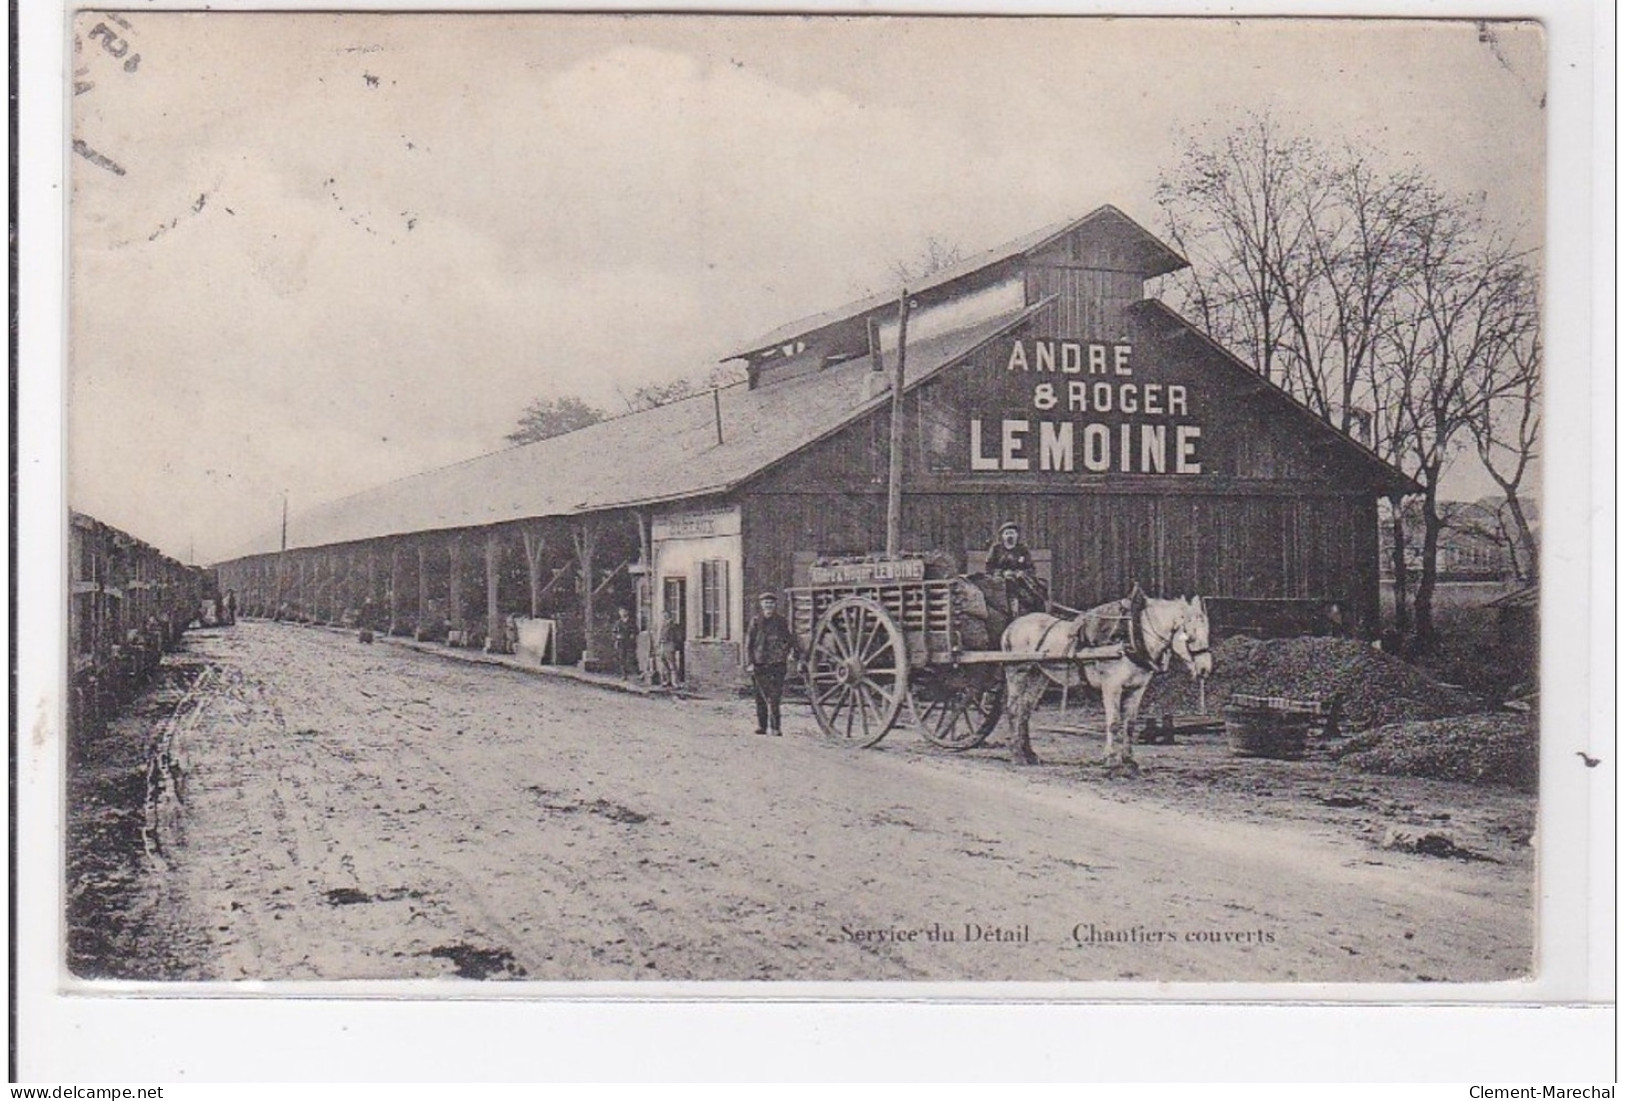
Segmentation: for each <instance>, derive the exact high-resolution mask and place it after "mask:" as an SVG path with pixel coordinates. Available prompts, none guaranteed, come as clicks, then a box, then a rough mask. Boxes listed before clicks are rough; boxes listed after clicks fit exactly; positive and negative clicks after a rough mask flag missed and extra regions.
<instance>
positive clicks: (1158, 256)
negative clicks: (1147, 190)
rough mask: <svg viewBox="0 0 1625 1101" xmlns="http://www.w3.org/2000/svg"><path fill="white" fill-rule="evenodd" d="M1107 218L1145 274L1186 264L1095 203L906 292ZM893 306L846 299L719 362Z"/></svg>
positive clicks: (890, 297)
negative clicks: (1120, 229) (1130, 240)
mask: <svg viewBox="0 0 1625 1101" xmlns="http://www.w3.org/2000/svg"><path fill="white" fill-rule="evenodd" d="M1107 220H1115V221H1118V222H1120V223H1122V224H1123V226H1124V228H1126V229H1128V230H1130V231H1131V232H1132V233H1133V234H1134V235H1135V237H1136V238H1137V240H1138V244H1139V245H1140V246H1141V247H1142V248H1143V249H1144V250H1145V253H1146V263H1145V274H1146V277H1147V278H1150V277H1153V276H1157V275H1166V274H1168V273H1169V272H1171V271H1178V270H1179V269H1180V268H1183V267H1186V266H1188V261H1187V260H1186V259H1185V258H1184V257H1183V256H1181V255H1179V254H1178V253H1177V252H1175V251H1174V250H1173V249H1171V248H1169V247H1168V246H1167V245H1165V244H1163V242H1162V241H1161V240H1160V239H1158V238H1157V237H1156V236H1155V235H1154V234H1152V233H1150V232H1149V231H1147V230H1146V229H1145V227H1144V226H1142V225H1140V223H1138V222H1136V221H1135V220H1134V219H1133V218H1130V217H1129V216H1128V215H1127V214H1124V213H1123V212H1122V211H1121V210H1118V209H1117V208H1116V207H1115V206H1112V205H1110V204H1109V203H1108V204H1107V205H1105V206H1101V207H1097V208H1096V209H1094V210H1092V211H1090V212H1089V213H1088V214H1085V215H1084V216H1083V217H1081V218H1072V219H1069V220H1067V221H1063V222H1054V223H1051V224H1050V225H1047V226H1044V227H1043V228H1042V229H1037V230H1034V231H1033V232H1031V233H1028V234H1025V235H1023V236H1021V237H1017V238H1016V239H1015V240H1013V241H1006V242H1005V243H1004V244H1002V245H999V246H998V247H997V248H992V249H989V250H988V251H986V252H983V253H979V254H977V255H975V256H972V257H970V258H969V259H966V260H961V261H960V262H959V263H957V264H954V265H952V266H950V267H946V268H943V269H942V270H941V271H938V272H935V273H933V274H931V275H929V276H927V277H925V278H923V279H921V280H919V281H918V282H916V283H914V284H912V285H911V286H910V287H909V291H910V293H911V294H924V293H926V292H928V291H932V290H935V289H936V288H938V287H944V286H947V285H948V284H949V283H953V282H956V281H958V280H960V279H964V278H967V277H968V276H972V275H975V274H976V273H977V272H980V271H985V270H986V269H988V268H991V267H993V266H994V265H995V264H1000V263H1003V262H1004V261H1006V260H1010V259H1013V258H1014V257H1017V256H1025V255H1027V254H1029V253H1033V252H1037V251H1038V250H1039V249H1041V248H1043V247H1044V246H1046V245H1048V244H1050V243H1051V242H1052V241H1055V240H1056V239H1058V238H1060V237H1064V236H1066V235H1067V234H1068V233H1071V232H1073V231H1074V230H1078V229H1081V228H1083V227H1084V226H1086V225H1088V224H1089V223H1091V222H1095V221H1107ZM896 304H897V295H896V294H877V295H870V296H869V297H868V298H861V299H859V300H858V301H856V302H849V303H847V304H846V305H844V306H840V307H837V308H836V309H833V310H825V311H824V312H822V313H816V314H813V315H811V316H809V317H803V318H801V319H800V320H798V321H792V322H790V323H789V324H787V325H780V326H779V327H778V328H776V329H774V330H773V331H772V332H770V333H767V334H765V335H763V336H759V337H757V338H756V339H755V340H754V341H752V342H751V343H750V344H749V345H747V346H746V347H744V348H741V349H740V350H739V351H737V352H734V353H732V354H731V355H728V356H727V357H725V359H724V362H726V361H727V360H729V359H744V358H746V357H747V356H752V355H755V354H756V353H757V352H763V351H766V350H768V349H769V348H775V347H778V346H779V345H781V344H785V343H788V342H790V341H792V340H795V339H796V338H798V337H802V336H806V335H807V334H809V333H814V332H817V331H818V330H820V329H824V328H828V327H829V326H831V325H834V324H837V323H839V322H842V321H848V320H851V319H852V318H855V317H861V316H862V315H864V314H867V313H870V312H872V311H874V310H879V309H891V308H894V307H895V306H896Z"/></svg>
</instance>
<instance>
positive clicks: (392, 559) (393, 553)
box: [389, 542, 401, 636]
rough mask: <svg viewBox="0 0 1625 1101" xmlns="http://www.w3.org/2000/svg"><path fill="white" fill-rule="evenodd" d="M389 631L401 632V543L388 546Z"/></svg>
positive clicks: (391, 632)
mask: <svg viewBox="0 0 1625 1101" xmlns="http://www.w3.org/2000/svg"><path fill="white" fill-rule="evenodd" d="M389 633H390V634H391V635H392V636H393V635H398V634H400V633H401V545H400V543H398V542H397V543H392V544H390V548H389Z"/></svg>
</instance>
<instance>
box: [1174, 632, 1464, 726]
mask: <svg viewBox="0 0 1625 1101" xmlns="http://www.w3.org/2000/svg"><path fill="white" fill-rule="evenodd" d="M1234 692H1242V693H1247V694H1250V695H1260V696H1285V697H1288V698H1291V699H1308V700H1330V699H1331V698H1332V697H1333V696H1339V695H1340V696H1341V697H1342V700H1343V713H1342V714H1343V718H1342V729H1344V730H1365V729H1367V728H1369V727H1375V726H1382V725H1384V724H1386V723H1394V722H1405V721H1409V720H1415V719H1439V718H1447V717H1449V716H1452V715H1469V714H1475V713H1481V712H1484V711H1487V710H1490V709H1491V705H1490V704H1489V703H1487V702H1486V701H1484V700H1482V699H1480V698H1478V697H1476V696H1474V695H1472V694H1471V693H1469V692H1466V691H1463V690H1461V689H1459V688H1452V687H1447V686H1445V685H1443V684H1440V683H1439V682H1438V681H1436V680H1434V679H1433V678H1432V677H1430V676H1429V675H1428V674H1427V673H1426V672H1424V671H1423V670H1421V669H1418V668H1417V667H1416V666H1414V665H1410V664H1408V663H1406V662H1403V661H1400V660H1399V659H1398V658H1395V657H1390V656H1389V655H1387V654H1384V653H1382V652H1381V651H1379V650H1374V649H1372V648H1371V646H1370V644H1368V643H1364V642H1359V641H1356V640H1354V639H1347V638H1281V639H1255V638H1248V637H1246V636H1245V635H1237V636H1234V637H1231V638H1227V639H1223V640H1221V641H1220V642H1218V643H1217V644H1216V645H1215V646H1214V647H1213V675H1212V676H1211V677H1210V678H1208V683H1207V707H1208V711H1210V712H1217V711H1218V709H1219V708H1221V707H1223V706H1224V703H1225V701H1226V700H1227V699H1229V698H1230V695H1231V693H1234ZM1142 710H1143V711H1144V713H1145V714H1148V715H1157V714H1161V713H1162V712H1163V711H1172V712H1176V713H1188V712H1194V711H1196V710H1197V694H1196V685H1195V684H1194V683H1193V682H1192V681H1191V679H1190V678H1189V677H1188V676H1186V675H1184V670H1183V669H1182V668H1181V667H1180V665H1179V663H1178V662H1177V661H1176V662H1174V664H1173V666H1172V668H1171V669H1170V671H1169V673H1168V674H1167V675H1166V676H1162V677H1158V678H1157V679H1156V680H1155V681H1154V682H1152V686H1151V689H1150V691H1149V693H1148V695H1147V698H1146V701H1145V705H1144V707H1143V708H1142Z"/></svg>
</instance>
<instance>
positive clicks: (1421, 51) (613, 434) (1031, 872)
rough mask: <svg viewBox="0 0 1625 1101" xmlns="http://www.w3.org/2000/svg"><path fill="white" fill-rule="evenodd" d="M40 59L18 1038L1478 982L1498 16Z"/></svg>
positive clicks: (1504, 327) (1514, 586) (549, 39)
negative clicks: (48, 628) (203, 1008)
mask: <svg viewBox="0 0 1625 1101" xmlns="http://www.w3.org/2000/svg"><path fill="white" fill-rule="evenodd" d="M70 18H71V23H70V26H69V31H68V34H69V38H70V48H71V56H70V58H69V61H68V67H69V69H70V70H71V89H69V92H71V95H70V97H69V101H68V104H67V108H66V110H67V112H68V118H67V125H68V128H69V131H70V135H71V138H70V141H71V153H69V154H67V166H66V172H67V176H66V181H67V190H66V211H67V215H66V223H67V239H66V245H65V262H64V267H65V282H66V285H67V299H66V301H67V305H66V310H67V325H66V344H67V354H66V366H65V370H64V376H63V381H62V390H63V410H64V415H65V449H64V454H65V459H64V463H65V479H64V480H65V484H66V508H65V509H64V514H63V523H64V525H65V526H66V531H65V535H64V543H65V547H66V551H67V566H66V577H65V579H64V580H65V585H66V592H65V593H64V594H63V603H64V604H65V607H66V612H65V614H66V635H65V642H66V648H65V649H66V652H65V653H64V654H62V655H61V656H60V660H61V662H62V663H63V668H64V674H63V677H64V680H63V683H64V693H65V699H64V711H65V718H66V726H65V728H64V735H63V740H62V747H61V751H62V755H63V760H64V764H63V766H62V767H63V778H64V783H63V795H62V799H63V830H64V835H63V842H62V849H61V861H62V869H61V872H62V875H61V891H62V895H61V897H62V907H61V910H62V912H61V915H60V920H61V923H62V943H61V946H60V950H61V958H60V966H61V968H62V971H63V974H64V975H65V976H66V979H65V981H67V982H68V983H69V984H70V985H73V986H74V987H75V988H76V989H81V990H84V991H90V992H94V991H95V990H96V989H98V984H100V983H104V982H107V981H111V980H118V981H123V982H136V983H142V984H158V985H163V984H196V983H214V984H223V986H222V989H231V988H232V986H233V984H236V985H237V986H239V987H240V986H241V984H243V983H245V982H258V983H265V982H270V983H278V984H293V986H294V988H295V989H297V986H298V984H309V983H322V984H331V983H340V984H343V983H357V982H370V983H380V982H382V983H398V982H408V981H410V982H415V983H419V984H427V985H418V986H414V987H412V988H411V989H412V991H414V992H416V993H420V994H421V993H424V992H427V993H428V994H429V995H430V996H434V995H436V994H458V993H459V992H463V991H466V990H470V989H478V990H481V991H484V990H487V989H491V988H493V987H495V986H497V985H502V986H504V987H510V986H511V987H515V988H518V989H520V990H535V991H542V990H544V989H545V990H556V989H558V987H557V986H555V985H551V984H573V985H575V986H580V987H581V988H582V989H591V988H592V987H591V984H603V983H615V984H628V987H621V989H625V988H630V989H633V990H634V992H636V991H638V990H644V989H646V990H647V991H649V992H650V993H658V992H660V991H661V990H662V989H667V988H668V986H667V984H672V983H684V984H739V983H748V984H753V985H752V987H751V989H752V990H753V991H754V992H755V993H757V994H765V995H768V996H772V995H773V994H774V992H775V991H777V990H794V989H796V988H797V984H806V983H818V984H842V985H845V984H873V983H882V984H898V983H905V984H918V983H925V984H943V983H956V984H965V983H968V984H999V983H1004V984H1008V983H1043V984H1066V985H1065V986H1064V988H1063V989H1065V990H1068V991H1072V992H1075V993H1080V994H1084V995H1087V994H1088V993H1089V992H1090V991H1091V990H1096V989H1099V988H1100V987H1099V985H1098V984H1116V985H1114V986H1113V987H1112V989H1114V990H1119V991H1121V990H1123V989H1126V988H1135V987H1138V988H1139V989H1142V990H1145V991H1149V992H1154V991H1155V990H1157V989H1158V988H1159V984H1170V983H1194V984H1258V983H1268V984H1287V985H1288V986H1291V985H1295V984H1325V983H1336V984H1353V985H1355V986H1359V985H1375V984H1388V985H1397V986H1400V987H1404V988H1407V989H1412V988H1414V989H1416V990H1424V989H1426V990H1429V991H1433V992H1434V993H1437V992H1439V991H1446V992H1459V991H1463V990H1464V989H1465V988H1468V987H1473V988H1477V987H1479V986H1481V985H1482V984H1489V985H1490V987H1491V988H1499V989H1503V990H1516V989H1517V988H1519V984H1524V985H1527V984H1529V983H1532V982H1534V981H1536V980H1538V979H1540V978H1541V977H1542V975H1543V974H1544V973H1546V970H1545V969H1546V964H1547V962H1548V961H1547V960H1546V959H1545V958H1544V956H1543V953H1542V949H1541V943H1542V942H1541V936H1540V931H1541V929H1542V928H1548V929H1549V928H1552V927H1553V926H1551V925H1550V924H1549V923H1550V922H1551V921H1552V920H1554V919H1553V917H1552V915H1551V914H1543V913H1542V911H1541V908H1540V899H1541V897H1542V892H1543V884H1545V883H1546V880H1545V878H1544V877H1545V876H1546V875H1547V874H1548V872H1549V864H1548V860H1547V857H1546V855H1545V854H1544V851H1543V848H1542V836H1543V834H1542V831H1543V830H1544V829H1545V828H1546V826H1545V823H1546V819H1545V818H1544V817H1543V815H1544V814H1547V813H1549V810H1550V808H1547V807H1543V806H1542V805H1541V789H1542V783H1541V781H1542V779H1543V775H1542V773H1543V769H1550V768H1553V767H1561V768H1562V769H1563V770H1564V772H1565V774H1567V773H1569V772H1572V773H1573V774H1574V775H1573V776H1570V777H1569V780H1570V781H1571V782H1575V783H1578V782H1581V781H1584V780H1588V779H1589V778H1590V777H1592V776H1601V775H1603V773H1605V772H1608V771H1609V770H1611V768H1612V764H1611V763H1609V764H1608V765H1606V766H1605V767H1604V768H1603V769H1600V770H1599V769H1597V766H1598V764H1599V763H1600V762H1601V757H1602V752H1601V749H1600V748H1599V743H1596V742H1593V741H1591V740H1590V739H1589V737H1588V735H1587V732H1586V731H1585V730H1583V729H1577V728H1573V727H1572V726H1571V727H1567V728H1565V729H1564V731H1563V735H1562V736H1563V739H1564V740H1563V741H1562V742H1561V744H1560V746H1559V747H1558V749H1559V750H1560V753H1559V752H1557V751H1554V748H1553V744H1552V743H1550V742H1549V741H1543V736H1544V737H1546V738H1547V739H1549V738H1550V736H1551V731H1546V730H1543V728H1542V722H1541V716H1542V710H1543V707H1542V703H1543V697H1542V682H1541V658H1542V652H1543V650H1542V641H1541V609H1542V592H1543V584H1542V564H1543V562H1546V561H1550V556H1549V554H1548V553H1547V551H1546V548H1544V546H1543V532H1544V531H1545V521H1547V520H1548V517H1549V513H1550V512H1551V511H1552V510H1553V508H1557V507H1560V506H1559V504H1550V505H1549V503H1548V502H1549V498H1548V497H1547V495H1546V494H1545V493H1543V466H1544V463H1543V460H1544V459H1545V457H1546V451H1547V448H1546V434H1545V429H1546V426H1547V421H1548V418H1547V416H1546V415H1545V411H1546V383H1547V371H1546V361H1545V360H1546V357H1545V349H1546V330H1545V327H1544V325H1543V319H1544V318H1545V317H1546V316H1547V308H1548V298H1549V294H1548V291H1547V276H1546V273H1547V270H1548V265H1549V261H1550V257H1549V255H1548V251H1549V246H1548V241H1547V230H1546V226H1547V217H1546V215H1547V163H1548V162H1547V152H1548V131H1547V110H1546V109H1547V95H1548V40H1547V32H1546V29H1545V28H1544V27H1543V26H1542V25H1541V24H1540V23H1539V22H1535V21H1519V20H1471V19H1444V20H1421V19H1310V18H1254V19H1218V18H1212V19H1195V18H1182V19H1147V18H1110V19H1108V18H1086V17H1064V16H1048V17H1039V18H994V17H986V16H983V17H952V18H950V17H929V16H873V15H871V16H858V15H848V16H835V15H800V16H791V15H722V14H710V15H681V14H658V15H656V14H645V15H634V14H611V13H597V14H581V13H577V14H561V13H512V12H503V13H462V14H453V13H446V12H439V13H427V12H422V13H386V12H321V13H314V12H307V13H298V12H276V13H264V12H231V11H226V12H213V11H208V12H205V11H157V10H112V9H108V10H96V9H86V10H81V11H77V12H75V13H73V14H72V15H71V17H70ZM1571 366H1574V367H1575V369H1577V370H1580V371H1585V370H1588V369H1589V368H1588V367H1586V365H1585V364H1583V363H1581V364H1577V365H1571ZM1543 747H1544V749H1545V752H1544V753H1543ZM1553 761H1561V762H1562V763H1561V765H1560V766H1556V765H1553V764H1552V762H1553ZM1537 823H1539V824H1540V825H1541V828H1540V829H1537ZM583 984H585V985H583ZM1497 984H1499V986H1498V987H1497ZM189 988H190V987H189ZM369 989H371V988H369ZM684 989H693V987H684ZM865 989H867V987H866V988H865ZM1317 989H1318V987H1317Z"/></svg>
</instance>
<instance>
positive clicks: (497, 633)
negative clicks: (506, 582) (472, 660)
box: [485, 529, 508, 654]
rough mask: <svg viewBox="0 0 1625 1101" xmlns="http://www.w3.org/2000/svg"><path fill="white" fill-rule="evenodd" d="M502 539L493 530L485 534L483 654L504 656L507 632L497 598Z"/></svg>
mask: <svg viewBox="0 0 1625 1101" xmlns="http://www.w3.org/2000/svg"><path fill="white" fill-rule="evenodd" d="M501 571H502V537H501V536H500V535H498V534H497V533H496V530H495V529H492V530H491V531H488V532H486V533H485V652H486V653H488V654H506V653H507V652H508V637H507V632H505V631H504V630H503V629H502V609H501V608H500V607H499V606H498V600H497V597H498V595H499V590H500V586H501V581H502V575H501Z"/></svg>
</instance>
